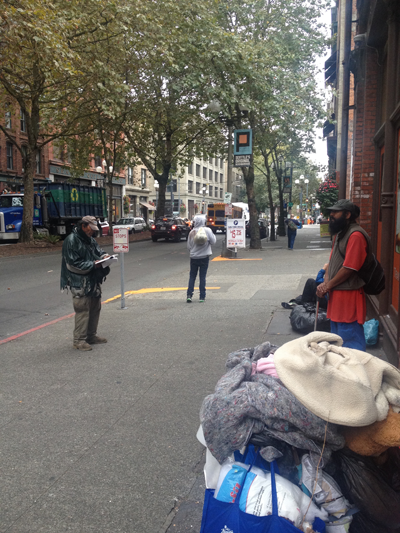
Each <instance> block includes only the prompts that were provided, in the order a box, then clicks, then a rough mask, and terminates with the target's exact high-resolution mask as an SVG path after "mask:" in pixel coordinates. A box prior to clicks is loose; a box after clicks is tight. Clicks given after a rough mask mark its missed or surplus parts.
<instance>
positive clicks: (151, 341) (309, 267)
mask: <svg viewBox="0 0 400 533" xmlns="http://www.w3.org/2000/svg"><path fill="white" fill-rule="evenodd" d="M305 238H306V236H305V234H302V236H300V235H299V237H298V239H299V240H298V241H297V240H296V243H295V250H294V251H293V252H290V251H288V250H287V248H286V246H285V245H286V240H284V238H282V239H279V240H278V241H277V242H275V243H274V242H272V243H271V242H269V243H265V244H264V243H263V246H264V249H263V250H243V251H241V252H240V253H239V256H240V258H241V259H245V260H242V261H215V260H214V261H212V262H211V263H210V267H209V274H208V278H207V286H208V287H214V288H213V289H209V290H208V291H207V300H206V303H205V304H199V303H198V301H197V300H196V298H197V295H195V300H194V302H193V304H190V305H188V304H186V303H185V291H178V290H175V291H168V288H173V287H182V284H184V285H186V283H187V263H185V264H182V268H181V270H180V271H176V272H175V273H174V274H173V275H170V276H167V277H165V276H163V273H162V272H160V285H159V286H160V288H163V289H164V290H163V291H162V292H161V291H160V292H153V293H147V294H133V295H130V296H127V298H126V305H127V309H126V310H121V309H120V301H119V300H114V301H112V302H110V303H107V304H105V305H104V306H103V310H102V315H101V319H100V325H101V328H100V330H99V332H100V333H101V335H104V336H106V337H107V338H108V339H109V343H108V344H106V345H98V346H95V347H94V349H93V351H91V352H86V353H82V352H78V351H76V350H73V349H72V348H71V334H72V329H73V319H72V318H68V319H65V320H63V321H60V322H58V323H56V324H53V325H52V326H49V327H47V328H44V329H41V330H39V331H35V332H33V333H31V334H28V335H26V336H24V337H21V338H20V339H18V340H17V341H13V342H9V343H7V344H4V345H2V346H0V358H1V365H2V374H1V377H0V387H1V391H2V399H3V402H2V404H1V408H0V417H1V418H0V420H1V429H2V437H1V438H2V448H1V451H0V453H1V459H2V479H3V483H2V494H1V499H2V506H1V511H0V532H2V533H3V532H4V533H5V532H7V533H33V532H34V533H61V532H63V531H68V532H73V533H78V532H79V533H166V532H168V533H172V532H174V533H187V532H188V531H193V532H196V533H198V532H199V530H200V522H201V513H202V500H203V493H204V480H203V474H202V468H203V462H204V448H203V446H202V445H201V444H200V443H199V442H198V441H197V440H196V432H197V429H198V426H199V409H200V406H201V403H202V401H203V399H204V397H205V396H206V395H207V394H210V393H211V392H212V391H213V390H214V387H215V384H216V382H217V381H218V380H219V378H220V377H221V376H222V375H223V374H224V372H225V361H226V359H227V356H228V354H229V353H230V352H232V351H234V350H237V349H240V348H243V347H246V346H251V347H252V346H256V345H258V344H260V343H262V342H264V341H266V340H268V341H270V342H272V343H275V344H278V345H282V344H283V343H285V342H287V341H288V340H291V339H293V338H294V337H296V336H297V334H296V333H294V332H293V331H292V330H291V328H290V324H289V320H288V317H289V313H290V311H287V310H285V309H283V308H282V307H281V305H280V304H281V302H282V301H288V300H289V299H291V298H293V297H295V296H297V295H298V294H300V293H301V292H302V288H303V286H304V283H305V280H306V279H307V278H308V277H310V276H315V274H316V271H317V270H318V268H319V265H321V264H323V263H324V262H325V261H326V259H327V257H328V256H329V250H328V249H326V250H310V249H307V248H303V249H302V248H301V246H302V240H303V239H305ZM304 242H305V241H304ZM296 246H297V247H296ZM215 253H216V255H215V256H214V259H216V258H217V255H218V253H219V251H218V250H215ZM182 254H184V252H183V251H182ZM184 255H185V254H184ZM185 257H186V255H185ZM376 355H378V356H381V357H383V356H384V354H383V352H382V351H381V350H379V349H377V350H376Z"/></svg>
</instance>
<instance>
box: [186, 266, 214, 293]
mask: <svg viewBox="0 0 400 533" xmlns="http://www.w3.org/2000/svg"><path fill="white" fill-rule="evenodd" d="M209 259H210V258H209V257H208V256H207V257H201V258H199V259H195V258H192V257H191V258H190V276H189V286H188V290H187V295H188V297H189V298H191V297H192V296H193V292H194V283H195V281H196V276H197V271H198V270H199V271H200V283H199V286H200V300H205V299H206V275H207V270H208V262H209Z"/></svg>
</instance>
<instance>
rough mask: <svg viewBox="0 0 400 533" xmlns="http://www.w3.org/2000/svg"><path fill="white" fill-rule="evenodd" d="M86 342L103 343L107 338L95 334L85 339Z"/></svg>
mask: <svg viewBox="0 0 400 533" xmlns="http://www.w3.org/2000/svg"><path fill="white" fill-rule="evenodd" d="M87 342H88V343H89V344H105V343H106V342H107V339H105V338H104V337H98V336H97V335H95V336H94V337H92V338H91V339H87Z"/></svg>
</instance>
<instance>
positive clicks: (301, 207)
mask: <svg viewBox="0 0 400 533" xmlns="http://www.w3.org/2000/svg"><path fill="white" fill-rule="evenodd" d="M303 181H304V176H303V175H301V176H299V179H298V180H295V184H296V185H300V223H301V224H303ZM307 183H308V180H307Z"/></svg>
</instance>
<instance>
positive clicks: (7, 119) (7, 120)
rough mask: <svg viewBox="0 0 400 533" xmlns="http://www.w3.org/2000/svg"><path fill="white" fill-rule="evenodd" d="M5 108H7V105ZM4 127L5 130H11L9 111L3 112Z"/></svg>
mask: <svg viewBox="0 0 400 533" xmlns="http://www.w3.org/2000/svg"><path fill="white" fill-rule="evenodd" d="M7 107H9V106H8V105H7ZM5 126H6V128H8V129H11V111H6V112H5Z"/></svg>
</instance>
